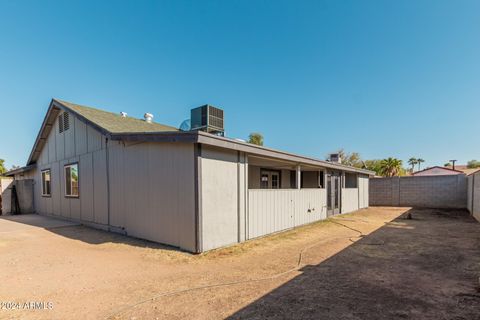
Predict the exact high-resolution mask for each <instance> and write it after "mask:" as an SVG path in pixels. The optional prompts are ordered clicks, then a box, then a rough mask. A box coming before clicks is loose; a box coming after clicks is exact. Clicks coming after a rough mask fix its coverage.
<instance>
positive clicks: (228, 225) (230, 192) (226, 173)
mask: <svg viewBox="0 0 480 320" xmlns="http://www.w3.org/2000/svg"><path fill="white" fill-rule="evenodd" d="M201 153H202V154H201V157H202V158H201V181H202V185H201V192H202V201H201V204H202V208H201V212H202V234H203V239H202V240H203V241H202V242H203V250H205V251H206V250H210V249H214V248H218V247H222V246H226V245H229V244H232V243H236V242H238V229H239V225H238V220H239V209H238V202H239V198H238V196H239V184H238V182H239V177H238V171H239V168H238V165H239V164H238V153H237V152H236V151H232V150H226V149H223V150H222V149H216V148H213V147H206V146H202V152H201Z"/></svg>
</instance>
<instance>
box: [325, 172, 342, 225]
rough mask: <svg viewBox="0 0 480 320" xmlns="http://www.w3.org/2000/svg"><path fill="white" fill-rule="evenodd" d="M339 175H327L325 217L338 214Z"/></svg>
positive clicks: (332, 173) (337, 173)
mask: <svg viewBox="0 0 480 320" xmlns="http://www.w3.org/2000/svg"><path fill="white" fill-rule="evenodd" d="M341 190H342V188H341V175H340V173H339V172H329V173H328V174H327V216H333V215H335V214H339V213H340V206H341V204H340V201H341Z"/></svg>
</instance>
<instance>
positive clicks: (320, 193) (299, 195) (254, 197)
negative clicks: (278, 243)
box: [248, 189, 327, 239]
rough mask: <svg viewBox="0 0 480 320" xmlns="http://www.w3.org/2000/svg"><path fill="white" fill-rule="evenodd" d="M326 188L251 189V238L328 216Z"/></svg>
mask: <svg viewBox="0 0 480 320" xmlns="http://www.w3.org/2000/svg"><path fill="white" fill-rule="evenodd" d="M326 199H327V198H326V191H325V189H300V190H293V189H290V190H288V189H278V190H259V189H257V190H255V189H251V190H248V205H249V211H248V215H249V216H248V238H249V239H253V238H257V237H261V236H264V235H267V234H270V233H274V232H278V231H282V230H287V229H290V228H294V227H297V226H301V225H303V224H307V223H311V222H314V221H319V220H323V219H326V218H327V214H326V208H325V205H326Z"/></svg>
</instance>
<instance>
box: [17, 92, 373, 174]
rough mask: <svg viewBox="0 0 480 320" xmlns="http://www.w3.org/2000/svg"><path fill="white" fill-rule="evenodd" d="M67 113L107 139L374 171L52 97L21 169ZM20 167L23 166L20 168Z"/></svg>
mask: <svg viewBox="0 0 480 320" xmlns="http://www.w3.org/2000/svg"><path fill="white" fill-rule="evenodd" d="M62 110H63V111H68V112H71V113H72V114H73V115H74V116H76V117H77V118H78V119H80V120H81V121H83V122H85V123H86V124H88V125H90V126H92V127H94V128H95V129H97V130H98V131H100V132H101V133H102V134H104V135H105V136H106V137H107V138H109V139H111V140H123V141H151V142H188V143H199V144H206V145H211V146H215V147H220V148H226V149H231V150H236V151H242V152H247V153H250V154H255V155H261V156H266V157H271V158H276V159H282V160H287V161H290V162H295V163H299V164H300V163H302V164H309V165H315V166H322V167H325V168H330V169H336V170H344V171H348V172H357V173H362V174H366V175H370V176H373V175H374V174H375V172H373V171H370V170H366V169H360V168H355V167H351V166H347V165H344V164H339V163H334V162H329V161H324V160H319V159H315V158H311V157H306V156H301V155H296V154H293V153H288V152H285V151H280V150H275V149H271V148H267V147H263V146H257V145H254V144H251V143H247V142H243V141H238V140H236V139H231V138H227V137H220V136H216V135H214V134H211V133H207V132H203V131H181V130H179V129H177V128H174V127H170V126H166V125H162V124H159V123H154V122H153V123H147V122H145V121H144V120H140V119H135V118H131V117H126V118H124V117H122V116H120V114H115V113H111V112H107V111H102V110H98V109H95V108H91V107H85V106H81V105H77V104H74V103H70V102H66V101H62V100H58V99H52V101H51V102H50V107H49V108H48V111H47V114H46V116H45V119H44V120H43V123H42V127H41V128H40V132H39V133H38V136H37V139H36V140H35V144H34V146H33V149H32V152H31V153H30V157H29V159H28V162H27V166H26V167H24V169H26V170H29V169H31V168H33V166H31V165H34V164H35V163H36V161H37V159H38V157H39V155H40V152H41V150H42V148H43V147H44V145H45V142H46V141H47V138H48V135H49V133H50V132H51V130H52V128H53V126H54V124H55V120H56V118H57V117H58V115H59V113H60V112H61V111H62ZM22 169H23V168H22Z"/></svg>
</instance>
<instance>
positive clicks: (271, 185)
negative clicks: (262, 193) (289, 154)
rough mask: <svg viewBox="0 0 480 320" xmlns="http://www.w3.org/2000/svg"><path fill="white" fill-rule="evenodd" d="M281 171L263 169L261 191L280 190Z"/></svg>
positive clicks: (261, 172)
mask: <svg viewBox="0 0 480 320" xmlns="http://www.w3.org/2000/svg"><path fill="white" fill-rule="evenodd" d="M280 180H281V179H280V171H278V170H269V169H266V170H265V169H262V170H261V171H260V189H280Z"/></svg>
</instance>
